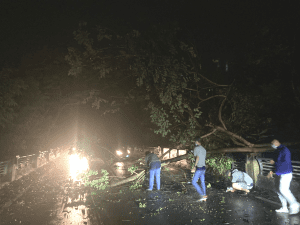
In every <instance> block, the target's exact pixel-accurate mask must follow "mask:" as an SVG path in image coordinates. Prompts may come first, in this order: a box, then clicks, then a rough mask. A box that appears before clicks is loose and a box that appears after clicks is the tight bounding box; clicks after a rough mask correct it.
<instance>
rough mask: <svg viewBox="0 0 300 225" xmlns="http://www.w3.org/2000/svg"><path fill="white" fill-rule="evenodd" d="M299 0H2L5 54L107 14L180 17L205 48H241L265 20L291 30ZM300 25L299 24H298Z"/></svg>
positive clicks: (138, 21)
mask: <svg viewBox="0 0 300 225" xmlns="http://www.w3.org/2000/svg"><path fill="white" fill-rule="evenodd" d="M297 2H298V1H269V0H268V1H184V0H177V1H176V0H175V1H174V0H173V1H170V0H162V1H158V0H156V1H155V0H154V1H132V0H131V1H120V0H118V1H117V0H110V1H45V0H44V1H36V0H30V1H29V0H27V1H12V0H2V1H1V3H0V6H1V7H0V15H1V22H0V25H1V42H0V49H1V52H2V53H3V52H5V54H1V60H4V59H5V61H10V60H14V61H15V60H18V58H19V57H20V55H22V54H24V53H26V52H28V51H31V50H34V49H35V48H37V47H38V46H43V45H45V44H52V45H56V46H59V47H62V46H64V45H65V44H66V43H68V42H70V40H71V39H72V31H74V29H75V28H76V27H77V25H78V22H79V21H80V20H83V21H88V22H89V23H93V24H99V23H101V22H102V21H103V18H109V20H112V21H115V22H116V21H122V22H128V23H129V24H130V25H131V26H133V27H139V28H140V29H142V28H143V27H144V26H146V25H147V24H151V23H152V24H156V23H158V22H164V21H175V20H176V21H178V22H179V24H180V25H181V27H182V28H183V31H184V33H186V34H187V35H189V36H192V39H194V40H195V42H196V43H198V44H200V42H201V51H202V52H203V51H205V52H211V51H212V50H213V51H214V52H216V53H215V54H217V52H218V51H221V50H222V52H223V49H224V48H225V49H227V51H228V55H232V54H234V52H236V51H237V49H236V48H237V47H238V46H239V45H238V44H239V42H242V41H245V40H247V39H248V38H251V35H252V34H251V32H252V31H253V30H255V27H256V26H258V25H261V24H264V23H267V24H270V23H271V24H272V25H273V26H276V28H277V29H278V32H285V33H286V32H291V36H293V35H294V34H295V33H294V34H293V32H295V31H296V30H295V29H297V24H299V22H298V21H299V13H298V12H299V8H298V5H299V4H298V3H297ZM298 29H299V28H298Z"/></svg>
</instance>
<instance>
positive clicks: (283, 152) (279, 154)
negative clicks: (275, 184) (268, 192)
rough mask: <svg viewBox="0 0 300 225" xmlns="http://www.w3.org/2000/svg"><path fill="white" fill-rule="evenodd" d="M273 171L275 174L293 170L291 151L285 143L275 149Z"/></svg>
mask: <svg viewBox="0 0 300 225" xmlns="http://www.w3.org/2000/svg"><path fill="white" fill-rule="evenodd" d="M274 161H275V173H276V174H277V175H282V174H288V173H292V172H293V167H292V160H291V152H290V150H289V149H288V148H287V147H286V146H285V145H280V146H278V147H277V150H276V151H275V157H274Z"/></svg>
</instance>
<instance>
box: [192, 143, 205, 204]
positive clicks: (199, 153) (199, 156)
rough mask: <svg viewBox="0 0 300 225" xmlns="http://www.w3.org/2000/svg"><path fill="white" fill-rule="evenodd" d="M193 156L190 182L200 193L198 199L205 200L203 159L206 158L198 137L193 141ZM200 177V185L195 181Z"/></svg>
mask: <svg viewBox="0 0 300 225" xmlns="http://www.w3.org/2000/svg"><path fill="white" fill-rule="evenodd" d="M194 156H195V157H196V162H195V166H194V168H192V171H191V172H194V171H195V174H194V177H193V181H192V184H193V185H194V187H195V188H196V190H197V192H198V194H199V195H200V199H199V201H200V202H202V201H206V199H207V195H206V187H205V159H206V150H205V148H203V147H202V146H201V143H200V138H197V139H196V141H195V148H194ZM199 178H200V182H201V187H200V186H199V184H198V183H197V182H198V180H199Z"/></svg>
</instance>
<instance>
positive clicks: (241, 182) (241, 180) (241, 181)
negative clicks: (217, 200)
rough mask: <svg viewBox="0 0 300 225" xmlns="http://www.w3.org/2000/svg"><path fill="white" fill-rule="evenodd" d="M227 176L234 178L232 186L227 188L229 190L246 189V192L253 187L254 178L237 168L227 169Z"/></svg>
mask: <svg viewBox="0 0 300 225" xmlns="http://www.w3.org/2000/svg"><path fill="white" fill-rule="evenodd" d="M226 176H227V177H229V178H230V179H231V178H232V180H231V182H232V187H229V188H227V191H226V192H228V191H231V192H235V191H244V192H246V194H248V193H249V192H250V189H252V188H253V179H252V178H251V177H250V176H249V175H248V174H247V173H244V172H242V171H239V170H237V169H234V170H232V171H231V170H227V172H226Z"/></svg>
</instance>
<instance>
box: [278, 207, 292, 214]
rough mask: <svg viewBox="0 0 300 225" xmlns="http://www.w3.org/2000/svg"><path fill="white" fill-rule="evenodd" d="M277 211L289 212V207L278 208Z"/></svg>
mask: <svg viewBox="0 0 300 225" xmlns="http://www.w3.org/2000/svg"><path fill="white" fill-rule="evenodd" d="M275 211H276V212H278V213H288V212H289V210H288V208H287V207H281V208H280V209H276V210H275Z"/></svg>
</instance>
